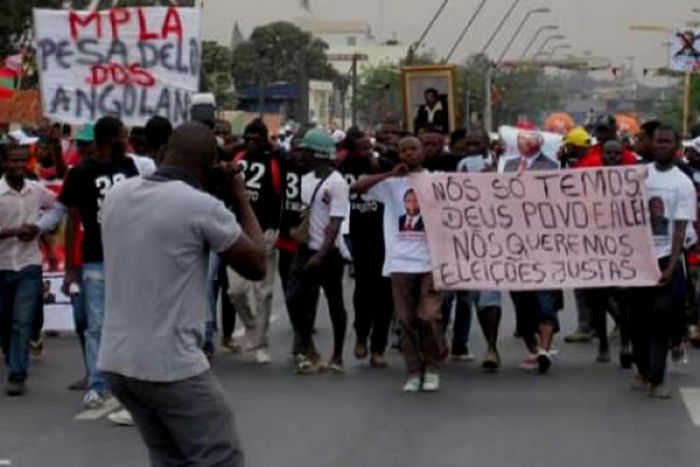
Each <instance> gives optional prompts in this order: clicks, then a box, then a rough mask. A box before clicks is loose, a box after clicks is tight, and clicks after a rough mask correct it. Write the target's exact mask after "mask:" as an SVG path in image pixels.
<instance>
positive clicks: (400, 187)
mask: <svg viewBox="0 0 700 467" xmlns="http://www.w3.org/2000/svg"><path fill="white" fill-rule="evenodd" d="M409 191H411V187H410V186H409V184H408V177H395V178H390V179H388V180H385V181H383V182H381V183H379V184H378V185H375V186H374V187H373V188H372V189H371V190H370V191H369V197H370V198H372V199H375V200H377V201H380V202H382V203H384V245H385V248H386V255H385V258H384V270H383V274H384V275H385V276H390V275H391V274H393V273H409V274H421V273H426V272H430V271H431V270H432V268H431V265H430V255H429V254H428V240H427V237H426V235H425V220H424V219H423V218H422V216H421V214H420V211H419V212H418V213H408V212H407V209H406V201H405V199H406V198H407V193H408V192H409ZM409 196H410V195H409ZM409 226H410V227H409Z"/></svg>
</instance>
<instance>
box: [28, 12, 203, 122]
mask: <svg viewBox="0 0 700 467" xmlns="http://www.w3.org/2000/svg"><path fill="white" fill-rule="evenodd" d="M200 15H201V12H200V10H199V9H197V8H174V7H170V8H116V9H111V10H104V11H67V10H34V23H35V32H36V48H37V64H38V69H39V73H40V78H41V93H42V101H43V109H44V115H45V116H46V117H48V118H50V119H52V120H59V121H62V122H67V123H72V124H84V123H87V122H94V121H95V120H97V119H98V118H99V117H101V116H103V115H115V116H118V117H119V118H121V119H122V120H123V121H124V122H125V123H126V124H127V125H129V126H135V125H143V124H145V123H146V121H147V120H148V119H149V118H150V117H152V116H154V115H161V116H163V117H166V118H168V119H170V120H171V121H172V122H173V124H178V123H180V122H182V121H184V120H186V119H187V113H188V111H189V106H190V99H191V96H192V94H194V93H196V92H197V91H198V90H199V74H200V63H201V61H200V60H201V43H202V40H201V17H200Z"/></svg>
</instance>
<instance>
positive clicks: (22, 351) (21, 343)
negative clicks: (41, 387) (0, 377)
mask: <svg viewBox="0 0 700 467" xmlns="http://www.w3.org/2000/svg"><path fill="white" fill-rule="evenodd" d="M41 294H42V285H41V266H28V267H26V268H24V269H22V270H21V271H7V270H5V271H0V322H2V323H6V324H7V325H9V327H8V328H7V329H5V330H4V332H3V336H2V350H3V352H4V353H5V360H6V362H7V365H8V366H9V368H10V374H9V379H10V380H11V381H24V380H25V379H26V378H27V371H28V370H29V343H30V341H31V335H32V325H33V323H34V314H35V311H36V307H37V305H38V304H39V303H40V301H41Z"/></svg>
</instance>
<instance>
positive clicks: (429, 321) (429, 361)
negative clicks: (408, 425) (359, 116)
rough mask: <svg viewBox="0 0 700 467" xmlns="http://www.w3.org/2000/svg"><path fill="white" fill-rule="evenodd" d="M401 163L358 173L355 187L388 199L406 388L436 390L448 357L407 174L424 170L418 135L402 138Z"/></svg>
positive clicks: (390, 262) (387, 268)
mask: <svg viewBox="0 0 700 467" xmlns="http://www.w3.org/2000/svg"><path fill="white" fill-rule="evenodd" d="M399 157H400V158H401V164H399V165H397V166H396V167H395V168H394V170H392V171H391V172H387V173H384V174H379V175H370V176H368V177H364V178H362V179H360V180H359V181H358V182H357V183H355V184H354V185H353V186H352V187H351V190H352V191H354V192H357V193H368V194H369V197H370V198H374V199H376V200H377V201H380V202H382V203H384V245H385V247H386V257H385V260H384V275H386V276H390V277H391V284H392V289H393V294H394V306H395V309H396V314H397V316H398V319H399V322H400V324H401V331H402V337H403V339H402V342H401V344H402V348H403V355H404V358H405V360H406V369H407V370H408V373H409V378H408V381H407V382H406V384H405V385H404V391H406V392H417V391H437V390H438V389H439V387H440V378H439V375H438V374H437V372H436V371H437V368H438V366H439V365H440V364H441V363H442V362H443V361H444V360H445V357H447V352H448V348H447V341H446V339H445V333H444V327H443V321H442V313H441V307H442V302H443V295H442V293H440V292H438V291H437V290H435V285H434V283H433V275H432V272H431V271H432V268H431V264H430V255H429V254H428V242H427V238H426V234H425V226H424V225H423V220H422V218H421V215H420V206H419V205H418V199H417V198H416V196H415V193H414V191H413V189H411V187H410V185H409V181H408V177H407V175H408V174H409V173H419V172H422V171H424V169H423V165H422V164H423V160H424V158H425V156H424V153H423V146H422V144H421V142H420V140H418V139H417V138H413V137H409V138H404V139H403V140H401V143H400V145H399Z"/></svg>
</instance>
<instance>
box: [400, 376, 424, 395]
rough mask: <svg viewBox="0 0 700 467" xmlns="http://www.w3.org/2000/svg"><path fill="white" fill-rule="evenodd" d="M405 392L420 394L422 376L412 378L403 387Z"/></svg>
mask: <svg viewBox="0 0 700 467" xmlns="http://www.w3.org/2000/svg"><path fill="white" fill-rule="evenodd" d="M403 390H404V392H418V391H420V376H411V377H410V378H408V380H407V381H406V384H404V385H403Z"/></svg>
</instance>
